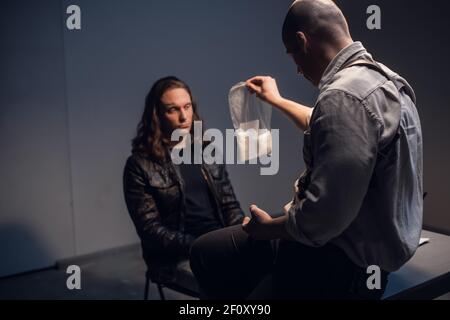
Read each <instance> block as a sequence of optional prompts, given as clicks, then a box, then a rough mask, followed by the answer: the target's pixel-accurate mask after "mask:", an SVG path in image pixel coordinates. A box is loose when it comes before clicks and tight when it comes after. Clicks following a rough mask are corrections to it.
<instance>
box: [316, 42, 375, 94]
mask: <svg viewBox="0 0 450 320" xmlns="http://www.w3.org/2000/svg"><path fill="white" fill-rule="evenodd" d="M360 53H367V51H366V49H365V48H364V47H363V45H362V43H361V42H359V41H356V42H353V43H352V44H350V45H348V46H347V47H345V48H344V49H342V50H341V51H340V52H339V53H338V54H337V55H336V56H335V57H334V58H333V60H331V62H330V64H329V65H328V66H327V68H326V69H325V72H324V73H323V75H322V78H321V79H320V83H319V90H322V88H323V87H324V86H325V85H326V84H328V83H329V82H330V81H331V80H332V79H333V77H334V75H335V74H336V73H337V72H338V71H339V70H340V69H341V67H342V66H343V65H344V63H346V62H347V61H348V60H350V59H351V58H352V57H354V56H356V55H358V56H360Z"/></svg>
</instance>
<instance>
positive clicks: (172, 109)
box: [167, 108, 176, 113]
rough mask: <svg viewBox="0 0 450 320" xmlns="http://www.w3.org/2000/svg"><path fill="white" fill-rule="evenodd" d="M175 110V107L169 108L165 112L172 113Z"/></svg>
mask: <svg viewBox="0 0 450 320" xmlns="http://www.w3.org/2000/svg"><path fill="white" fill-rule="evenodd" d="M175 111H176V108H169V110H167V112H169V113H174V112H175Z"/></svg>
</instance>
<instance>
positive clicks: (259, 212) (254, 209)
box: [250, 204, 264, 218]
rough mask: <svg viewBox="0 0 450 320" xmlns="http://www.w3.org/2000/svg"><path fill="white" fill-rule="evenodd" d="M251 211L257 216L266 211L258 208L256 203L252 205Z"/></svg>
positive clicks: (253, 215)
mask: <svg viewBox="0 0 450 320" xmlns="http://www.w3.org/2000/svg"><path fill="white" fill-rule="evenodd" d="M250 213H251V214H252V217H254V218H257V217H259V216H261V215H263V214H264V211H263V210H261V209H260V208H258V207H257V206H256V205H254V204H252V205H251V206H250Z"/></svg>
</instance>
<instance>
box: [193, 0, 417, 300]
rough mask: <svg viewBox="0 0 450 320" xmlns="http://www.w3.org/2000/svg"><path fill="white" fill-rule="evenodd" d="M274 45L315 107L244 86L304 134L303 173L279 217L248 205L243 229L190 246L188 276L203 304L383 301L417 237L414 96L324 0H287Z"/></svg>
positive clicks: (252, 82) (260, 86)
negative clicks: (310, 88)
mask: <svg viewBox="0 0 450 320" xmlns="http://www.w3.org/2000/svg"><path fill="white" fill-rule="evenodd" d="M282 38H283V42H284V45H285V47H286V52H287V54H288V55H290V56H291V57H292V58H293V60H294V62H295V64H296V66H297V71H298V73H299V74H301V75H303V76H304V77H305V78H306V79H307V80H309V81H310V82H311V83H312V84H313V85H314V86H316V87H318V89H319V91H320V92H319V96H318V99H317V101H316V103H315V105H314V107H313V108H309V107H306V106H304V105H301V104H299V103H297V102H294V101H290V100H287V99H285V98H283V97H282V96H281V95H280V93H279V91H278V88H277V84H276V81H275V79H273V78H271V77H269V76H256V77H253V78H251V79H249V80H248V81H247V87H248V88H249V90H250V91H251V92H254V93H256V94H257V95H258V97H260V98H261V99H263V100H265V101H267V102H269V103H270V104H271V105H272V106H273V107H274V108H277V109H279V110H281V111H282V112H283V113H285V114H286V115H287V116H288V117H289V118H290V119H291V120H292V121H293V122H294V123H295V124H296V126H297V127H298V128H299V129H301V130H302V131H303V132H304V146H303V155H304V161H305V165H306V170H305V171H304V172H303V173H302V174H301V176H300V177H299V178H298V179H297V181H296V182H295V185H294V187H295V193H294V197H293V199H292V201H291V202H289V203H288V204H287V205H285V207H284V213H285V214H284V215H282V216H280V217H276V218H272V217H271V216H270V215H269V214H268V213H266V212H265V211H263V210H261V209H260V208H258V207H257V206H256V205H252V206H251V207H250V212H251V216H252V217H251V219H250V218H248V217H246V218H245V220H244V222H243V224H242V226H235V227H230V228H225V229H221V230H219V231H215V232H212V233H209V234H206V235H204V236H203V237H201V238H199V239H198V240H197V241H196V242H195V243H194V245H193V247H192V250H191V266H192V270H193V271H194V273H195V275H196V277H197V279H198V282H199V286H200V289H201V292H202V295H203V297H205V298H249V299H283V298H285V299H302V298H306V299H309V298H313V299H336V298H338V299H339V298H341V299H360V298H364V299H380V298H381V297H382V295H383V293H384V290H385V288H386V284H387V277H388V274H389V273H390V272H392V271H395V270H397V269H399V268H400V267H401V266H402V265H404V264H405V263H406V262H407V261H408V260H409V259H410V258H411V257H412V256H413V254H414V252H415V250H416V249H417V247H418V245H419V240H420V232H421V228H422V212H423V198H422V194H423V187H422V132H421V127H420V120H419V116H418V113H417V110H416V107H415V101H416V100H415V95H414V91H413V89H412V88H411V86H410V85H409V84H408V83H407V82H406V80H405V79H403V78H402V77H400V76H399V75H398V74H396V73H394V72H393V71H392V70H390V69H389V68H387V67H386V66H384V65H382V64H381V63H378V62H376V61H375V60H374V59H373V58H372V55H371V54H369V53H368V52H367V51H366V49H365V48H364V47H363V45H362V44H361V43H360V42H354V41H353V40H352V37H351V35H350V32H349V28H348V24H347V21H346V19H345V17H344V15H343V14H342V12H341V10H340V9H339V8H338V7H337V5H336V4H335V3H334V2H333V1H330V0H298V1H295V2H294V3H293V4H292V5H291V7H290V8H289V11H288V13H287V15H286V19H285V21H284V24H283V29H282ZM369 267H370V268H369ZM368 270H369V272H368ZM371 270H375V271H371ZM372 272H375V274H374V275H373V277H371V276H372V274H371V273H372Z"/></svg>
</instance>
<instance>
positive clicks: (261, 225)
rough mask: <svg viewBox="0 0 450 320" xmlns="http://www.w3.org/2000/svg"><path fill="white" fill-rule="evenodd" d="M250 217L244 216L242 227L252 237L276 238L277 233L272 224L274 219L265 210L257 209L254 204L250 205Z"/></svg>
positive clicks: (257, 238)
mask: <svg viewBox="0 0 450 320" xmlns="http://www.w3.org/2000/svg"><path fill="white" fill-rule="evenodd" d="M250 213H251V215H252V218H251V219H250V218H249V217H245V218H244V221H243V222H242V228H243V229H244V231H245V232H247V233H248V234H249V235H250V236H251V237H252V238H253V239H256V240H271V239H276V238H278V234H277V233H276V230H275V227H276V226H275V225H274V224H273V221H274V219H273V218H272V217H271V216H270V215H269V214H268V213H267V212H265V211H263V210H261V209H259V208H258V207H257V206H256V205H254V204H253V205H251V206H250Z"/></svg>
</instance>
